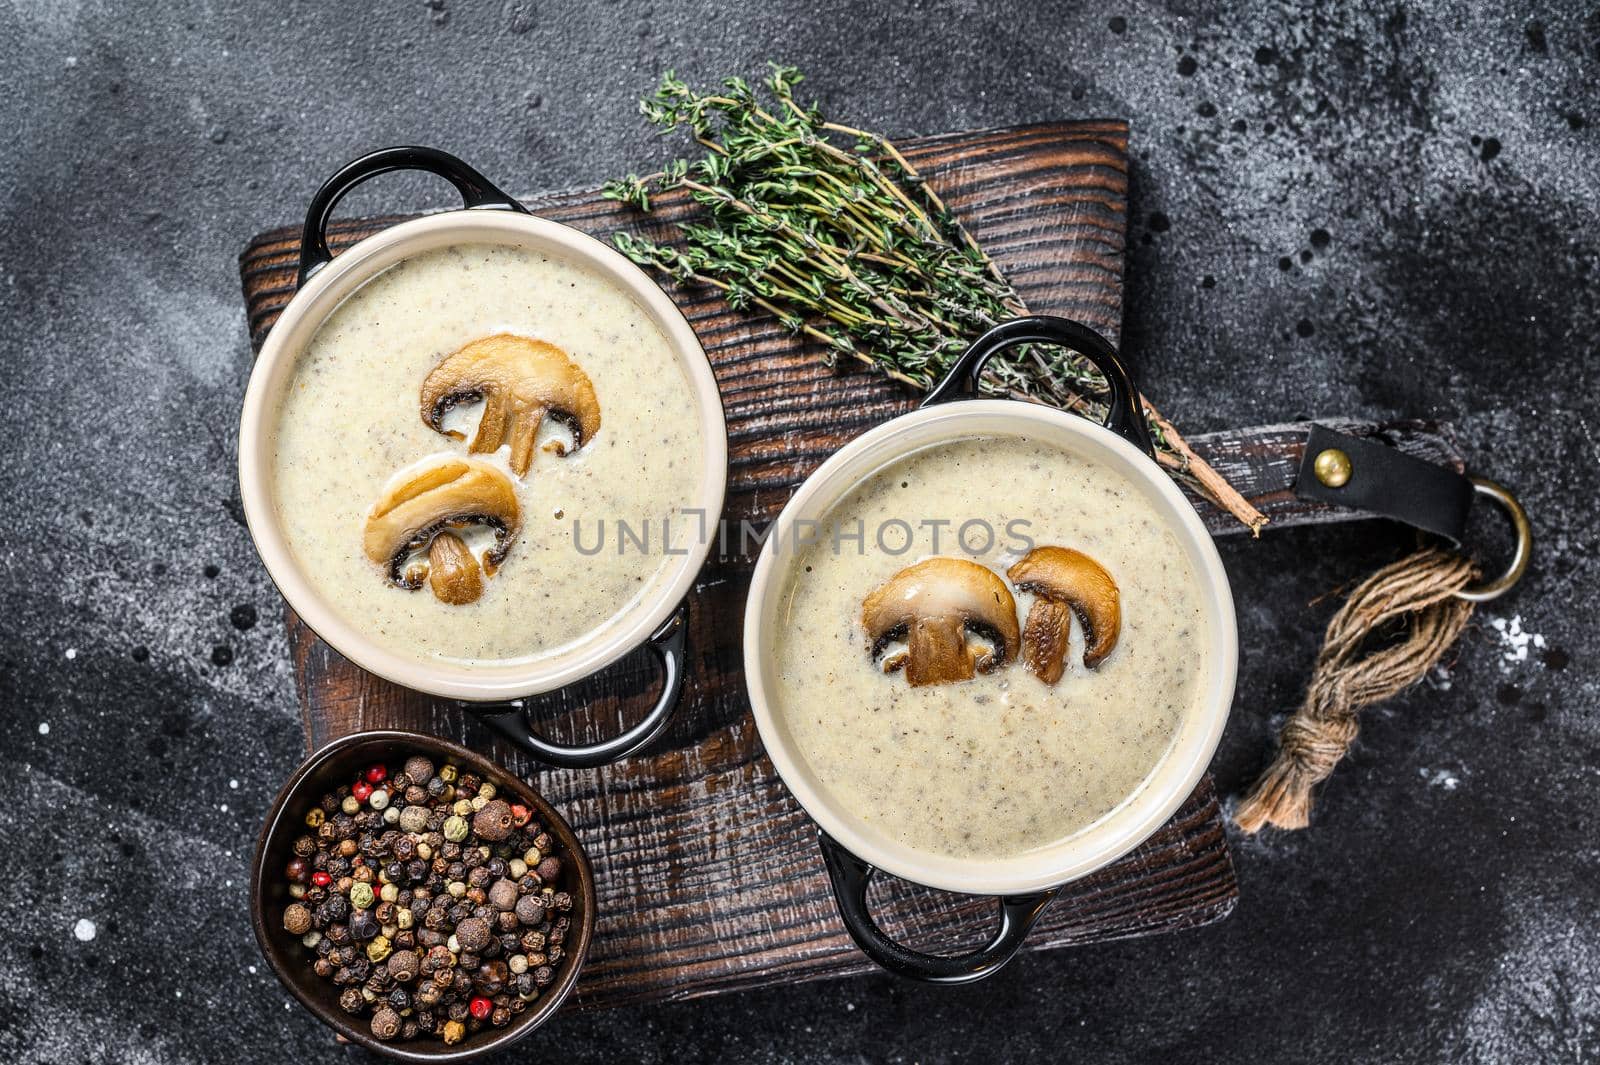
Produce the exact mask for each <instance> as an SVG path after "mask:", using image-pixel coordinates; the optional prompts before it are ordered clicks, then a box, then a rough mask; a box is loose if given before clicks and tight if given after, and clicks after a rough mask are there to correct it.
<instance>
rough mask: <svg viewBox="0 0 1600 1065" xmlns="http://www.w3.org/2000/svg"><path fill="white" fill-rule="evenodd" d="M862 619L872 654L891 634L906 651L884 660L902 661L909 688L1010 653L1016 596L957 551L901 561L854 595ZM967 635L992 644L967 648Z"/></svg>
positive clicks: (969, 672)
mask: <svg viewBox="0 0 1600 1065" xmlns="http://www.w3.org/2000/svg"><path fill="white" fill-rule="evenodd" d="M861 624H862V627H863V628H865V629H866V632H867V640H868V645H869V650H870V651H871V653H872V656H873V657H874V658H876V657H878V656H879V655H880V654H882V653H883V650H884V648H885V647H887V646H888V645H889V644H890V643H892V642H894V641H895V640H901V639H903V640H905V642H906V650H905V652H904V653H903V654H900V655H896V656H894V657H892V658H890V659H888V660H887V661H885V662H884V665H883V668H884V671H885V672H888V673H892V672H894V671H895V670H897V669H901V668H902V667H903V668H904V669H905V672H906V680H907V681H908V682H909V683H910V684H911V686H912V687H921V686H922V685H925V684H947V683H950V682H952V681H959V680H971V679H972V678H973V677H974V676H975V675H976V674H977V673H979V672H983V673H988V672H990V671H992V670H995V669H999V668H1000V667H1001V666H1003V665H1005V664H1006V663H1007V662H1010V661H1012V660H1013V659H1015V658H1016V656H1017V647H1018V643H1019V640H1020V638H1021V637H1020V633H1019V632H1018V629H1017V601H1016V599H1015V598H1013V597H1012V595H1011V590H1010V589H1009V588H1007V587H1006V584H1005V581H1003V580H1001V579H1000V577H999V576H998V575H997V574H996V573H995V572H994V571H993V570H990V569H988V568H987V567H985V566H980V565H978V563H976V562H969V561H968V560H966V559H963V558H930V559H927V560H925V561H923V562H918V563H917V564H916V565H914V566H908V567H906V568H905V569H903V570H901V571H900V572H899V573H897V574H895V575H894V576H893V577H891V578H889V579H888V580H887V581H885V582H884V583H883V584H881V585H880V586H879V587H878V588H877V589H876V590H875V591H874V592H872V594H871V595H868V596H867V597H866V599H864V600H862V602H861ZM969 634H974V635H977V636H981V637H983V638H984V639H986V640H988V641H989V642H990V643H991V644H992V645H993V647H992V648H986V647H982V646H978V647H974V646H972V645H970V644H969V643H968V640H967V637H968V635H969Z"/></svg>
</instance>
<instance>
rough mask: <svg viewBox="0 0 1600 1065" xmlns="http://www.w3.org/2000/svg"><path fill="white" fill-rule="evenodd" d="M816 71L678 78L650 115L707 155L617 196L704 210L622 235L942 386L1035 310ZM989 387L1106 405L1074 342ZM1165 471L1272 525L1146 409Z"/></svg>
mask: <svg viewBox="0 0 1600 1065" xmlns="http://www.w3.org/2000/svg"><path fill="white" fill-rule="evenodd" d="M800 81H801V74H800V72H799V71H798V70H796V69H794V68H793V67H784V66H777V65H773V66H772V67H771V70H770V72H769V74H768V76H767V77H766V78H765V79H763V85H764V86H765V88H766V90H767V94H768V96H769V97H770V99H763V98H761V97H759V96H758V95H757V93H756V92H755V90H754V89H753V88H752V87H751V86H750V84H749V83H748V82H746V81H745V80H744V79H743V78H738V77H732V78H726V79H724V80H723V82H722V84H721V87H720V88H719V89H718V90H716V91H713V92H709V93H699V92H696V91H695V90H693V89H692V88H690V86H689V85H688V83H687V82H685V81H684V80H683V79H681V78H679V77H678V76H677V75H676V74H674V73H672V72H670V71H669V72H668V73H667V74H666V75H665V76H664V77H663V78H662V79H661V84H660V86H659V87H658V88H657V89H656V91H655V93H654V94H653V95H651V96H649V97H647V98H645V99H644V100H642V101H640V111H641V112H642V113H643V114H644V116H645V117H646V118H647V119H649V121H650V122H651V123H653V124H654V125H656V126H657V127H659V129H660V131H661V132H662V133H663V134H669V133H673V132H678V131H687V132H688V133H689V134H690V135H691V136H692V137H693V138H694V140H695V141H696V142H697V143H698V144H699V145H700V146H701V147H702V148H704V149H705V154H704V155H703V156H702V157H701V158H699V159H696V160H693V161H690V160H687V159H679V160H676V161H674V162H672V163H670V164H668V165H667V166H666V167H664V168H663V169H661V170H659V171H657V172H655V173H653V174H648V175H645V176H643V177H640V176H638V175H634V174H630V175H629V176H628V177H626V178H622V179H618V180H615V181H610V182H607V183H606V185H605V188H604V190H603V191H604V195H605V196H606V197H608V198H610V199H613V200H618V201H620V202H622V203H626V204H631V205H632V206H634V207H636V208H637V209H639V210H640V211H643V212H649V211H651V210H652V209H653V207H654V205H655V203H654V201H655V198H656V197H658V196H660V195H661V194H662V193H666V192H671V191H678V192H681V193H682V194H684V195H687V197H688V198H689V199H690V200H691V201H693V202H694V203H696V204H698V205H699V206H700V207H701V208H702V215H703V217H702V218H701V220H698V221H680V222H677V223H676V225H677V229H678V231H679V234H680V235H681V237H682V238H683V239H682V242H681V243H680V244H675V245H674V244H662V243H658V242H656V241H653V240H650V239H647V238H645V237H640V236H636V235H633V234H629V233H626V232H619V233H617V234H615V235H614V236H613V238H612V239H613V241H614V243H615V244H616V246H617V248H618V249H619V250H621V251H622V252H623V253H624V254H625V255H627V256H628V257H629V258H630V259H632V260H633V261H634V262H636V263H639V264H640V265H643V266H648V267H652V268H654V269H656V270H659V271H661V272H662V273H664V274H667V275H669V276H671V277H672V278H674V279H676V280H678V281H680V282H684V283H688V284H696V285H704V286H706V287H709V288H713V289H716V290H717V291H719V292H721V293H722V295H723V298H724V299H725V300H726V301H727V302H728V305H729V306H730V307H733V308H734V309H736V310H748V309H751V308H759V309H760V310H763V311H766V312H767V313H769V314H771V315H773V316H774V317H775V318H776V319H777V320H778V321H779V322H780V323H782V325H783V326H784V328H786V329H787V330H789V331H790V332H791V333H795V334H798V335H802V336H804V337H806V338H807V339H809V340H812V341H815V342H816V343H818V344H820V345H821V346H822V348H823V351H824V353H825V357H826V358H827V359H828V361H829V363H830V365H832V364H834V363H836V362H837V360H838V359H839V358H841V357H844V358H851V359H856V360H859V361H861V362H863V363H866V364H867V365H870V366H873V367H875V368H877V369H878V370H880V371H881V372H883V373H885V374H887V375H889V376H890V377H892V378H895V379H896V380H899V381H903V382H905V383H906V384H908V385H911V386H913V387H916V388H922V389H926V388H929V387H931V386H932V385H933V384H934V383H935V382H936V381H938V380H939V378H940V377H941V376H942V375H943V374H944V372H945V371H946V370H947V369H948V367H949V366H950V364H951V363H952V362H953V361H954V360H955V358H956V357H957V356H958V355H960V354H961V352H962V351H964V350H965V349H966V348H967V346H968V345H969V344H970V343H971V342H972V341H973V340H974V339H976V338H977V337H978V335H979V334H980V333H982V332H983V331H984V330H986V329H987V328H989V327H990V326H992V325H994V324H996V323H997V322H1000V321H1003V320H1005V319H1007V318H1012V317H1015V316H1017V315H1021V314H1026V313H1027V307H1026V305H1025V304H1024V302H1023V300H1022V298H1021V297H1020V296H1019V295H1018V294H1017V292H1016V290H1015V289H1014V288H1013V287H1012V285H1011V283H1010V282H1009V281H1008V280H1007V279H1006V277H1005V275H1004V273H1002V272H1001V270H1000V269H999V267H998V266H997V265H996V264H995V263H994V261H993V260H992V259H990V258H989V256H988V255H986V254H985V253H984V251H983V249H982V248H981V247H980V246H979V245H978V242H977V241H976V240H974V239H973V237H972V235H971V233H969V232H968V231H967V230H966V228H965V227H963V226H962V225H961V223H960V221H959V220H958V219H957V218H956V216H955V214H954V213H953V212H952V211H951V210H950V209H949V207H947V206H946V205H945V203H944V201H943V200H941V199H940V197H939V196H938V194H937V193H936V192H935V191H934V189H933V188H931V187H930V186H929V184H928V183H927V181H925V180H924V178H923V176H922V175H921V174H919V173H918V172H917V170H916V168H915V167H914V166H912V165H911V163H910V162H909V161H908V160H907V159H906V158H905V157H904V156H903V155H901V153H900V152H899V151H898V150H897V149H896V148H895V147H894V145H893V144H891V143H890V142H889V141H888V140H887V139H885V138H884V137H881V136H879V135H878V134H875V133H871V132H868V131H865V130H861V129H856V128H854V127H851V126H845V125H841V124H838V123H834V122H829V121H827V120H826V119H825V118H823V116H822V114H821V113H820V112H819V111H818V110H817V108H816V107H815V106H810V107H806V106H802V105H801V104H800V103H798V102H797V101H796V99H795V95H794V94H795V88H796V86H798V85H799V83H800ZM984 387H985V389H986V390H988V391H991V392H994V393H998V394H1005V395H1011V396H1014V397H1016V398H1023V399H1031V400H1035V401H1038V402H1043V403H1049V404H1051V405H1054V406H1059V407H1066V408H1070V409H1077V410H1081V411H1083V412H1084V413H1086V414H1090V415H1100V414H1103V412H1104V399H1105V393H1106V388H1105V381H1104V379H1103V378H1102V377H1101V375H1100V372H1099V371H1098V370H1097V369H1096V368H1095V367H1094V365H1093V364H1092V363H1090V362H1089V361H1088V360H1086V359H1084V358H1083V357H1082V356H1081V355H1078V354H1077V353H1076V352H1072V351H1069V350H1067V349H1063V348H1059V347H1054V346H1043V345H1030V346H1028V347H1024V348H1016V349H1012V350H1011V351H1009V352H1007V353H1005V355H1004V356H1002V358H1001V359H996V360H994V361H992V362H991V363H990V366H989V370H988V373H987V374H986V379H985V381H984ZM1145 410H1146V415H1147V416H1148V418H1149V421H1150V429H1151V435H1152V437H1153V439H1154V440H1155V442H1156V446H1157V448H1158V451H1159V454H1160V457H1161V459H1162V461H1163V463H1164V464H1165V465H1166V466H1168V468H1169V469H1171V470H1173V471H1174V472H1175V473H1177V474H1179V475H1182V476H1185V477H1188V478H1189V479H1191V480H1192V481H1194V482H1195V483H1197V484H1198V485H1199V486H1200V488H1201V490H1202V491H1204V492H1205V493H1206V494H1208V495H1211V496H1212V497H1213V498H1215V499H1217V501H1218V502H1219V503H1221V504H1222V505H1224V506H1226V507H1227V508H1228V509H1229V510H1231V511H1232V512H1233V513H1235V514H1236V515H1238V516H1239V518H1240V520H1241V521H1244V522H1246V523H1247V524H1250V525H1251V526H1252V527H1253V528H1259V526H1260V524H1262V523H1264V522H1265V520H1266V519H1265V518H1264V517H1263V516H1262V515H1261V514H1260V513H1259V512H1258V511H1256V510H1255V508H1253V507H1251V506H1250V505H1249V503H1248V502H1246V501H1245V500H1244V499H1243V498H1242V497H1240V496H1239V494H1238V493H1237V492H1235V491H1234V490H1233V489H1232V488H1231V487H1229V486H1228V485H1227V483H1226V481H1224V480H1223V479H1222V478H1221V477H1220V476H1219V475H1217V474H1216V473H1215V472H1214V471H1212V470H1210V469H1209V468H1208V467H1206V466H1205V464H1204V463H1202V462H1201V461H1200V460H1199V459H1198V457H1196V456H1195V455H1194V453H1193V452H1192V451H1190V450H1189V448H1188V447H1187V445H1185V444H1184V443H1183V440H1182V438H1181V437H1180V436H1179V435H1178V434H1177V432H1176V430H1175V429H1173V427H1172V425H1171V423H1170V422H1168V421H1167V420H1166V419H1165V418H1163V417H1161V416H1160V415H1159V414H1158V413H1157V412H1156V411H1155V410H1154V408H1152V407H1150V406H1149V404H1148V403H1146V407H1145Z"/></svg>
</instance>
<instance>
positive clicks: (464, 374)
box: [422, 333, 600, 477]
mask: <svg viewBox="0 0 1600 1065" xmlns="http://www.w3.org/2000/svg"><path fill="white" fill-rule="evenodd" d="M480 399H481V400H483V417H482V419H481V420H480V421H479V422H478V431H477V432H476V433H475V434H474V435H473V437H472V443H471V444H470V445H468V450H469V451H472V452H474V453H493V452H495V451H498V450H499V449H500V445H501V444H504V443H505V442H506V440H507V438H509V439H510V441H511V469H512V470H513V471H514V472H515V473H516V475H517V476H518V477H522V476H524V475H526V474H527V472H528V468H529V467H530V466H532V465H533V444H534V440H535V438H536V437H537V436H538V435H539V425H540V423H542V422H543V421H544V418H545V415H547V414H548V415H550V416H552V417H555V418H559V419H560V420H562V421H564V422H566V423H567V426H568V428H570V429H571V430H572V439H573V444H572V446H573V449H574V450H576V449H577V448H580V447H582V446H583V445H584V444H586V443H588V442H589V441H590V440H591V439H593V438H594V434H595V433H597V432H599V431H600V403H599V401H598V400H597V399H596V398H595V394H594V385H593V384H592V383H591V382H590V381H589V375H588V374H586V373H584V372H583V369H582V367H580V366H579V365H578V364H577V363H575V362H573V361H572V360H571V359H570V358H568V357H567V353H566V352H564V351H562V350H561V349H560V348H558V347H556V346H555V345H554V344H547V343H545V342H544V341H542V340H531V339H529V338H528V337H520V336H516V335H514V334H512V333H496V334H495V335H494V336H488V337H484V338H483V339H482V340H474V341H473V342H472V343H470V344H468V345H467V346H466V347H464V348H462V349H461V350H459V351H457V352H455V353H454V354H452V355H450V356H447V357H446V358H445V360H444V361H443V362H441V363H440V364H439V365H438V366H435V367H434V368H433V371H432V372H431V373H429V374H428V376H427V378H426V379H425V380H424V381H423V382H422V420H423V421H424V422H426V423H427V425H428V427H429V428H430V429H432V430H434V431H435V432H439V433H443V434H444V435H446V436H449V437H452V438H454V439H456V440H465V439H466V434H465V433H461V432H457V431H456V430H454V429H446V428H444V426H443V425H442V424H441V423H442V421H443V419H444V416H445V412H446V411H448V410H449V409H450V408H451V407H454V406H455V405H456V404H457V403H463V402H476V401H477V400H480ZM551 448H552V450H554V451H555V453H556V454H558V455H565V454H566V453H567V449H566V447H565V445H562V444H552V445H551Z"/></svg>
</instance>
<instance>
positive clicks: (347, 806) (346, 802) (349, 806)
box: [339, 795, 361, 815]
mask: <svg viewBox="0 0 1600 1065" xmlns="http://www.w3.org/2000/svg"><path fill="white" fill-rule="evenodd" d="M339 809H341V810H343V811H344V812H345V813H347V814H351V815H354V814H357V813H359V812H360V811H361V800H360V799H357V798H356V797H355V796H354V795H346V796H345V797H344V798H343V799H341V800H340V801H339Z"/></svg>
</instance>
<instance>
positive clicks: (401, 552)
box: [272, 244, 703, 664]
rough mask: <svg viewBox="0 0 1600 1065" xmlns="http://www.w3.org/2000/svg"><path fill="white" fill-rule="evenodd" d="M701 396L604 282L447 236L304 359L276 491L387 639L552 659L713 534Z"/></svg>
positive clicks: (315, 580)
mask: <svg viewBox="0 0 1600 1065" xmlns="http://www.w3.org/2000/svg"><path fill="white" fill-rule="evenodd" d="M693 396H694V394H693V392H692V391H691V388H690V384H689V381H688V379H687V377H686V376H685V374H684V372H683V370H682V368H681V367H680V366H679V364H678V362H677V359H676V358H675V356H674V353H673V350H672V348H671V346H670V345H669V344H668V341H667V339H666V337H664V336H663V335H662V333H661V331H660V330H659V329H658V328H657V327H656V325H655V324H654V323H653V322H652V320H651V319H650V318H649V316H648V315H647V314H646V313H645V312H644V311H643V310H642V309H641V308H640V307H638V306H637V305H636V304H635V303H634V302H633V300H632V299H631V298H630V297H629V296H628V295H627V294H626V293H625V292H623V291H622V290H620V289H619V288H617V287H616V286H615V285H613V284H611V283H609V282H608V281H607V280H606V279H605V278H604V277H603V276H602V275H600V274H597V273H595V272H594V271H592V270H590V269H588V268H586V267H579V266H576V265H574V264H572V263H569V262H564V261H562V260H560V259H557V258H553V257H548V256H543V255H539V254H536V253H534V252H530V251H526V250H523V249H520V248H516V247H512V246H503V245H497V244H471V245H459V246H453V247H448V248H443V249H440V250H437V251H432V252H428V253H425V254H421V255H418V256H416V257H414V258H411V259H408V260H406V261H404V262H402V263H400V264H398V265H396V266H394V267H392V268H390V269H389V270H387V271H385V272H384V273H382V274H380V275H378V276H377V277H375V278H374V279H372V280H371V281H369V282H367V283H366V284H365V285H363V286H362V287H361V288H360V289H358V290H357V291H356V292H355V293H354V294H352V295H351V296H350V297H349V298H347V299H346V300H345V301H344V302H343V303H342V304H341V305H340V306H339V307H338V308H337V309H336V310H335V311H334V313H333V314H332V315H330V316H329V317H328V319H327V321H326V322H325V323H324V324H323V325H322V326H321V328H320V329H319V330H318V332H317V334H316V336H315V337H314V338H313V339H312V341H311V343H310V344H309V345H308V346H307V348H306V350H305V351H304V352H302V353H301V355H300V357H299V359H298V361H297V363H296V365H295V370H294V375H293V378H292V380H291V382H290V385H289V389H288V391H287V393H286V396H285V399H284V402H283V407H282V410H281V411H280V412H279V415H278V419H277V427H276V433H275V438H274V452H273V483H272V490H273V496H274V502H275V505H276V507H277V510H278V514H279V517H280V520H281V521H282V524H283V529H284V533H285V536H286V538H287V540H288V543H289V546H290V549H291V550H292V551H293V553H294V555H295V557H296V561H297V563H298V564H299V566H300V568H301V569H302V570H303V571H304V572H305V574H306V575H307V577H308V579H309V580H310V581H311V583H312V584H313V586H314V587H315V588H316V589H317V591H318V593H319V594H320V595H321V596H322V598H323V599H324V600H325V601H326V602H327V603H328V604H329V605H330V606H331V607H332V608H333V609H334V610H335V611H337V612H339V613H341V614H343V615H344V616H345V618H346V620H347V621H349V623H350V624H352V625H354V626H356V627H358V628H360V629H361V630H363V631H364V632H366V634H367V635H368V636H369V637H371V638H372V639H373V640H375V641H376V642H377V643H379V644H380V645H382V646H384V647H385V648H387V649H388V650H390V651H393V652H395V653H397V654H402V655H406V656H408V657H411V658H414V659H421V660H430V659H434V660H437V659H448V660H452V661H454V662H457V663H465V664H471V663H473V662H480V663H491V662H492V663H496V664H498V663H503V662H506V661H509V660H518V659H522V660H526V659H530V658H536V657H539V656H542V655H545V654H549V653H551V652H554V651H556V650H558V649H560V648H562V647H564V646H566V645H569V644H571V643H573V642H575V641H577V640H579V639H581V638H583V637H584V636H586V635H588V634H591V633H593V632H594V631H595V630H597V629H599V628H601V627H603V626H605V625H606V624H607V622H608V621H610V620H611V619H613V618H615V617H617V615H619V614H620V613H621V612H623V611H624V610H625V609H626V608H627V607H628V606H629V605H630V604H632V603H633V602H635V601H636V600H638V599H639V598H641V597H642V596H644V595H646V594H648V593H649V592H650V591H651V590H652V588H653V586H654V582H656V581H657V580H659V579H665V570H667V569H668V568H669V567H670V565H671V564H672V562H673V560H674V558H676V557H679V555H681V553H682V552H683V551H684V550H685V549H686V548H687V547H688V546H689V545H690V544H691V543H692V542H693V541H694V537H695V536H697V535H698V528H699V526H698V522H697V521H696V520H695V519H694V518H693V517H687V518H686V517H684V516H683V515H682V513H681V512H682V511H683V510H684V509H685V508H688V507H691V506H693V500H694V499H695V498H696V492H697V489H698V485H699V479H700V476H701V465H702V455H701V452H702V446H703V445H702V440H701V434H700V428H699V418H698V416H697V410H696V408H695V402H694V398H693ZM502 445H504V446H502ZM663 522H665V523H666V524H665V525H664V524H663ZM619 523H626V525H627V527H628V530H629V531H630V532H631V533H632V534H633V535H632V538H630V539H627V540H626V543H625V544H621V541H620V540H619V537H618V532H619V529H620V526H619ZM664 528H665V529H670V530H671V531H670V537H671V546H672V549H673V550H674V551H677V552H678V553H679V555H673V554H669V553H668V552H667V551H666V550H664V547H665V546H666V543H665V542H664V533H663V529H664ZM602 537H603V539H602ZM641 542H642V543H643V544H644V546H642V547H641V546H640V544H641ZM619 544H621V546H622V549H619ZM407 585H410V587H407Z"/></svg>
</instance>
